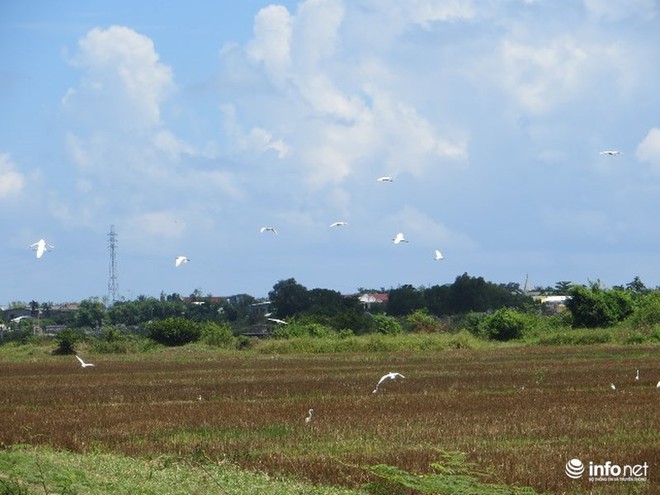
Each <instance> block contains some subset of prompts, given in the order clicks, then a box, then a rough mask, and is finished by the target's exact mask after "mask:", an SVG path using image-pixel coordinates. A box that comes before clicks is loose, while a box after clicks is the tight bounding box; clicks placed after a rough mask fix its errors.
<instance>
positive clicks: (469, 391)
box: [0, 346, 660, 493]
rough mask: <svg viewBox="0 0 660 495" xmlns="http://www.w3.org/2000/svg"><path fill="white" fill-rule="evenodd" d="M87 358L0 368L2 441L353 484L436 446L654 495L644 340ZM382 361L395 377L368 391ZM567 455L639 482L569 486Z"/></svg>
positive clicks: (543, 481) (658, 407) (659, 459)
mask: <svg viewBox="0 0 660 495" xmlns="http://www.w3.org/2000/svg"><path fill="white" fill-rule="evenodd" d="M86 358H88V359H89V360H90V361H92V362H95V363H96V367H95V368H93V369H81V368H80V367H79V366H78V365H77V362H76V360H75V358H73V357H54V356H53V357H51V356H46V357H44V359H43V360H39V361H36V360H34V361H33V362H24V361H22V362H10V363H1V362H0V374H1V377H0V446H1V445H5V446H6V445H12V444H17V443H29V444H45V445H50V446H53V447H56V448H63V449H70V450H73V451H76V452H88V451H92V450H97V451H98V450H100V451H112V452H121V453H125V454H128V455H132V456H152V455H160V454H167V453H173V454H181V455H187V454H195V453H196V454H199V453H203V454H204V455H206V456H208V457H209V458H211V459H218V460H219V459H226V460H228V461H231V462H234V463H236V464H238V465H240V466H244V467H248V468H254V469H258V470H261V471H265V472H268V473H287V474H292V475H294V476H298V477H301V478H306V479H309V480H312V481H314V482H322V483H326V484H335V485H345V486H352V487H357V486H360V485H361V484H363V483H365V482H367V481H369V480H370V479H371V478H370V476H369V474H368V473H367V471H366V470H365V469H364V467H365V466H369V465H374V464H381V463H385V464H390V465H394V466H398V467H401V468H403V469H406V470H410V471H415V472H424V471H427V470H428V469H429V465H430V463H431V462H434V461H437V460H439V458H440V455H439V453H438V450H440V451H462V452H465V453H467V458H468V460H469V461H471V462H474V463H476V464H477V466H478V467H479V468H480V469H482V470H486V469H492V471H493V473H494V474H495V475H496V477H495V478H493V479H491V481H497V482H502V483H507V484H512V485H518V486H531V487H533V488H534V489H535V490H537V491H538V492H546V493H592V492H593V493H658V492H659V490H658V488H657V486H654V484H653V481H654V478H655V479H657V478H658V476H660V429H659V420H660V390H658V389H656V383H657V382H658V380H660V352H659V349H658V347H657V346H656V347H650V346H649V347H644V346H628V347H609V346H607V347H606V346H596V347H579V348H566V347H562V348H559V347H557V348H552V347H527V348H509V349H498V350H480V351H474V350H453V351H444V352H417V353H406V352H397V353H389V354H383V353H378V354H377V353H365V354H352V353H346V354H332V355H293V356H264V355H259V354H256V353H220V354H214V353H213V352H211V351H208V352H206V351H195V352H184V351H180V352H177V351H170V352H163V353H160V354H144V355H129V356H116V355H98V356H86ZM637 368H639V369H640V370H641V380H640V382H639V383H636V382H635V379H634V377H635V370H636V369H637ZM388 371H399V372H401V373H403V374H404V375H405V376H406V379H405V380H398V381H396V382H389V383H387V384H385V385H384V386H382V388H381V391H380V392H379V393H378V394H372V393H371V391H372V390H373V388H374V385H375V383H376V381H377V380H378V378H379V377H380V376H381V375H382V374H384V373H386V372H388ZM610 383H615V384H616V385H617V391H616V392H614V391H612V390H611V389H610ZM523 387H524V388H523ZM199 396H201V400H198V397H199ZM310 407H311V408H314V409H315V411H316V414H315V416H314V419H313V421H312V422H311V424H310V425H305V424H304V417H305V415H306V413H307V410H308V408H310ZM576 457H577V458H579V459H581V460H582V461H583V462H584V463H585V464H587V462H588V461H593V462H594V463H597V464H601V463H604V462H606V461H608V460H609V461H611V462H612V463H615V464H619V465H624V464H643V463H644V462H647V463H648V465H649V466H650V468H649V477H650V479H651V482H650V483H647V484H641V483H634V482H619V483H612V482H610V483H607V482H589V481H588V480H586V479H585V477H583V479H582V480H580V481H573V480H571V479H569V478H568V477H567V476H566V475H565V473H564V466H565V464H566V462H567V461H568V460H570V459H572V458H576ZM656 485H657V483H656Z"/></svg>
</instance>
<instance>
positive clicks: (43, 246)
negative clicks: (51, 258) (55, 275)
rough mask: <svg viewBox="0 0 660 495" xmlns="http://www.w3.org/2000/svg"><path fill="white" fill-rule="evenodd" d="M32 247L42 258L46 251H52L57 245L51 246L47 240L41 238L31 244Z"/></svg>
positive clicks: (38, 256)
mask: <svg viewBox="0 0 660 495" xmlns="http://www.w3.org/2000/svg"><path fill="white" fill-rule="evenodd" d="M30 248H32V250H33V251H36V252H37V258H41V257H42V256H43V255H44V253H45V252H46V251H50V250H51V249H54V248H55V246H51V245H50V244H48V243H47V242H46V241H45V240H43V239H39V240H38V241H37V242H35V243H34V244H30Z"/></svg>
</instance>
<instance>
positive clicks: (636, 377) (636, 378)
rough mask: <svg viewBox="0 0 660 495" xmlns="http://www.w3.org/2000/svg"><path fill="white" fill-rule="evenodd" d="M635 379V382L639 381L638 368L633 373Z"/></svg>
mask: <svg viewBox="0 0 660 495" xmlns="http://www.w3.org/2000/svg"><path fill="white" fill-rule="evenodd" d="M635 381H636V382H638V381H639V370H637V374H636V375H635Z"/></svg>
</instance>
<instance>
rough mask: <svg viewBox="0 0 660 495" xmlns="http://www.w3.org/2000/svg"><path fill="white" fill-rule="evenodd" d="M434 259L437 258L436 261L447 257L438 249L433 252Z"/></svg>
mask: <svg viewBox="0 0 660 495" xmlns="http://www.w3.org/2000/svg"><path fill="white" fill-rule="evenodd" d="M433 259H434V260H436V261H437V260H444V259H445V257H444V256H443V255H442V253H441V252H440V251H438V250H437V249H436V250H435V252H434V253H433Z"/></svg>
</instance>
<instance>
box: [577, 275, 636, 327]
mask: <svg viewBox="0 0 660 495" xmlns="http://www.w3.org/2000/svg"><path fill="white" fill-rule="evenodd" d="M568 295H569V299H568V301H567V302H566V308H567V309H568V310H569V311H570V312H571V315H572V316H573V326H574V327H577V328H580V327H582V328H596V327H608V326H611V325H614V324H615V323H617V322H619V321H622V320H624V319H625V318H626V317H627V316H629V315H630V314H631V313H632V311H633V302H632V298H631V296H630V294H629V293H627V292H626V291H623V290H621V289H610V290H607V289H603V288H602V287H600V284H598V283H592V284H591V286H590V287H585V286H584V285H574V286H573V287H571V289H570V290H569V293H568Z"/></svg>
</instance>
